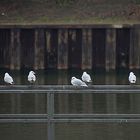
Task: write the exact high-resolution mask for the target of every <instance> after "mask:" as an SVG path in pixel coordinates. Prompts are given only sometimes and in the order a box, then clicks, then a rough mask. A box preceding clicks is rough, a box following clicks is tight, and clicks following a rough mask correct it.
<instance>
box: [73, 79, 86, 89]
mask: <svg viewBox="0 0 140 140" xmlns="http://www.w3.org/2000/svg"><path fill="white" fill-rule="evenodd" d="M71 84H72V85H73V86H85V87H87V85H86V83H85V82H83V81H82V80H80V79H78V78H76V77H72V78H71Z"/></svg>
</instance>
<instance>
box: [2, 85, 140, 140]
mask: <svg viewBox="0 0 140 140" xmlns="http://www.w3.org/2000/svg"><path fill="white" fill-rule="evenodd" d="M11 93H12V94H27V93H28V94H30V93H31V94H47V114H0V123H47V127H48V130H47V131H48V140H54V123H56V122H73V123H74V122H81V123H84V122H98V123H101V122H102V123H122V122H124V123H128V122H140V114H55V113H54V95H55V94H72V93H74V94H100V93H102V94H122V93H123V94H125V93H127V94H132V93H133V94H139V93H140V86H139V85H93V86H89V87H74V86H71V85H29V86H28V85H22V86H21V85H17V86H14V85H12V86H0V94H11Z"/></svg>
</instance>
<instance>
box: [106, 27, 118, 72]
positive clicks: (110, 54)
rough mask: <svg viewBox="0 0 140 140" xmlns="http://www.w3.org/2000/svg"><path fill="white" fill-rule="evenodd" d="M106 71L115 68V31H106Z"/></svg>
mask: <svg viewBox="0 0 140 140" xmlns="http://www.w3.org/2000/svg"><path fill="white" fill-rule="evenodd" d="M105 64H106V71H109V70H111V69H112V70H115V68H116V29H107V30H106V61H105Z"/></svg>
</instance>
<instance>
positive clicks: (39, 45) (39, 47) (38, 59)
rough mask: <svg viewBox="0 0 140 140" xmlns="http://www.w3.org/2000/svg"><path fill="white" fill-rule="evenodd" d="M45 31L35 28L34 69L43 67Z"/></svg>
mask: <svg viewBox="0 0 140 140" xmlns="http://www.w3.org/2000/svg"><path fill="white" fill-rule="evenodd" d="M44 50H45V33H44V30H43V29H36V30H35V58H34V59H35V61H34V69H36V70H38V69H44Z"/></svg>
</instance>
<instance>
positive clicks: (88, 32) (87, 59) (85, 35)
mask: <svg viewBox="0 0 140 140" xmlns="http://www.w3.org/2000/svg"><path fill="white" fill-rule="evenodd" d="M82 69H92V29H82Z"/></svg>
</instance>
